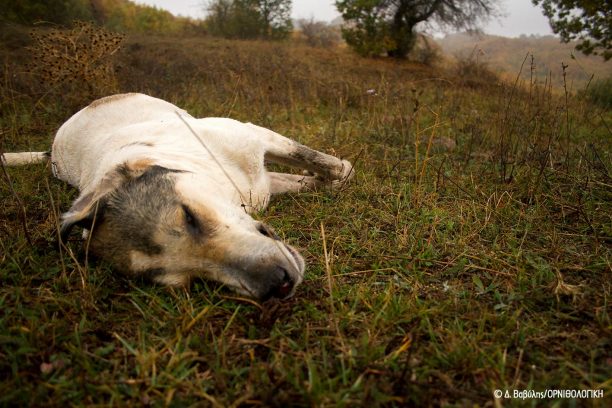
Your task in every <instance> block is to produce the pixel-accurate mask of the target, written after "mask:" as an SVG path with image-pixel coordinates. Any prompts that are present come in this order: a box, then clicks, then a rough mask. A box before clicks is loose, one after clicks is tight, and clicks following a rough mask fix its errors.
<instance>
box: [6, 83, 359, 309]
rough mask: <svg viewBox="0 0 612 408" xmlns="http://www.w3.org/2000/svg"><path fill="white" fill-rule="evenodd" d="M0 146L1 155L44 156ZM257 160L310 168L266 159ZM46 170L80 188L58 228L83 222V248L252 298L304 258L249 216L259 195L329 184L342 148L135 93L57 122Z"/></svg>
mask: <svg viewBox="0 0 612 408" xmlns="http://www.w3.org/2000/svg"><path fill="white" fill-rule="evenodd" d="M47 158H48V155H47V154H45V153H38V152H36V153H33V152H28V153H7V154H5V155H4V157H2V160H3V162H4V163H5V164H7V165H16V164H24V163H28V162H36V161H42V160H46V159H47ZM264 162H274V163H281V164H285V165H289V166H293V167H298V168H303V169H305V170H308V171H309V172H311V174H312V175H307V176H304V175H294V174H285V173H274V172H269V171H266V169H265V167H264ZM51 163H52V169H53V173H54V175H55V176H56V177H58V178H59V179H61V180H64V181H66V182H68V183H70V184H72V185H73V186H76V187H78V188H79V190H80V194H79V197H78V198H77V199H76V200H75V202H74V203H73V205H72V207H71V208H70V210H68V212H66V213H65V214H63V216H62V223H61V235H62V237H63V239H66V237H67V236H68V234H69V233H70V230H71V228H72V227H73V226H74V225H79V226H82V227H84V228H85V229H86V230H89V231H91V236H90V237H89V239H88V240H89V241H90V242H89V248H90V250H91V251H92V252H93V253H94V254H95V255H96V256H98V257H100V258H103V259H107V260H109V261H110V262H112V263H113V264H114V265H115V266H116V267H117V268H118V269H120V270H122V271H126V272H128V273H130V274H132V275H145V276H148V277H150V278H151V279H152V280H154V281H156V282H159V283H162V284H165V285H172V286H182V285H187V284H188V283H189V282H190V281H191V279H192V278H193V277H196V276H201V277H205V278H208V279H212V280H216V281H219V282H222V283H223V284H225V285H227V286H229V287H231V288H233V289H234V290H236V291H238V292H239V293H242V294H245V295H248V296H252V297H255V298H258V299H262V300H263V299H267V298H269V297H278V298H286V297H289V296H291V295H293V293H294V292H295V288H296V286H297V285H298V284H299V283H300V282H301V281H302V278H303V276H304V266H305V265H304V260H303V258H302V257H301V256H300V255H299V254H298V252H297V251H296V250H295V249H294V248H292V247H291V246H289V245H287V244H284V243H282V242H281V241H280V240H279V238H278V237H277V236H276V235H275V234H274V232H273V231H272V230H271V229H270V228H269V227H267V226H266V225H264V224H263V223H261V222H259V221H256V220H254V219H253V218H251V216H249V213H252V212H253V211H257V210H261V209H263V208H265V206H266V205H267V203H268V201H269V199H270V195H272V194H278V193H283V192H288V191H301V190H304V189H316V188H319V187H324V186H328V185H331V186H332V187H335V186H338V185H340V184H341V183H343V182H345V181H346V180H348V179H349V178H350V177H352V174H353V169H352V166H351V164H350V163H349V162H348V161H346V160H340V159H337V158H335V157H333V156H330V155H327V154H324V153H320V152H318V151H315V150H312V149H309V148H308V147H305V146H303V145H300V144H298V143H296V142H295V141H293V140H290V139H287V138H285V137H283V136H281V135H279V134H277V133H274V132H272V131H270V130H268V129H265V128H262V127H259V126H255V125H253V124H250V123H241V122H238V121H235V120H232V119H225V118H205V119H195V118H193V117H192V116H190V115H189V114H188V113H187V112H185V111H183V110H181V109H179V108H177V107H176V106H174V105H172V104H170V103H168V102H165V101H162V100H160V99H156V98H152V97H149V96H146V95H142V94H120V95H114V96H109V97H106V98H102V99H99V100H97V101H95V102H93V103H92V104H91V105H89V106H88V107H86V108H84V109H82V110H81V111H80V112H78V113H77V114H75V115H74V116H73V117H72V118H70V119H69V120H68V121H67V122H66V123H65V124H64V125H63V126H62V127H61V128H60V129H59V131H58V132H57V135H56V137H55V140H54V142H53V148H52V153H51Z"/></svg>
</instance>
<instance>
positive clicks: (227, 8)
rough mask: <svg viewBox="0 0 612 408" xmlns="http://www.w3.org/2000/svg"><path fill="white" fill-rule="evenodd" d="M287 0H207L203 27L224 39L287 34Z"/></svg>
mask: <svg viewBox="0 0 612 408" xmlns="http://www.w3.org/2000/svg"><path fill="white" fill-rule="evenodd" d="M290 14H291V0H211V1H210V2H209V3H208V17H207V18H206V28H207V30H208V32H209V33H210V34H213V35H217V36H220V37H225V38H242V39H247V38H265V39H273V40H279V39H284V38H287V37H288V36H289V34H290V33H291V30H292V29H293V25H292V23H291V16H290Z"/></svg>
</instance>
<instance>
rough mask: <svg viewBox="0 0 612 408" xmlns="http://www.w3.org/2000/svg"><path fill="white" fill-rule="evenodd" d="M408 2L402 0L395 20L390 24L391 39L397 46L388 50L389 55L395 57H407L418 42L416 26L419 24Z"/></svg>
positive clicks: (394, 17)
mask: <svg viewBox="0 0 612 408" xmlns="http://www.w3.org/2000/svg"><path fill="white" fill-rule="evenodd" d="M409 7H410V6H409V5H408V2H403V1H402V2H400V4H399V6H398V7H397V10H396V11H395V14H394V15H393V22H392V23H391V26H390V34H391V39H392V40H393V43H394V45H395V47H393V48H392V49H389V50H387V55H388V56H390V57H393V58H399V59H401V58H406V56H407V55H408V53H409V52H410V51H411V50H412V48H413V47H414V45H415V43H416V38H417V35H416V32H415V31H414V26H415V25H416V24H417V21H415V19H414V18H412V17H413V16H411V13H410V8H409Z"/></svg>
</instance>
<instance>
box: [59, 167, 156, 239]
mask: <svg viewBox="0 0 612 408" xmlns="http://www.w3.org/2000/svg"><path fill="white" fill-rule="evenodd" d="M153 165H154V164H153V162H152V161H150V160H145V159H142V160H135V161H129V162H125V163H123V164H121V165H119V166H117V167H115V169H114V170H111V171H110V172H108V173H107V174H106V175H105V176H104V178H103V179H102V181H100V183H99V184H98V185H97V186H96V188H95V189H94V190H93V191H90V192H87V193H81V195H80V196H79V197H78V198H77V199H76V200H75V201H74V203H73V204H72V206H71V207H70V209H69V210H68V211H67V212H65V213H64V214H62V222H61V225H60V239H61V240H62V242H66V240H67V238H68V235H70V231H72V228H74V226H75V225H78V226H81V227H83V228H87V229H91V227H92V225H93V224H94V223H95V222H100V221H101V220H102V218H103V216H104V208H105V206H106V202H107V199H108V197H109V195H110V194H112V193H113V191H116V190H117V189H118V188H119V187H120V186H121V185H122V184H123V183H126V182H127V181H129V180H132V179H135V178H138V177H140V176H141V175H142V174H143V173H145V172H146V171H147V170H148V169H149V168H151V167H152V166H153Z"/></svg>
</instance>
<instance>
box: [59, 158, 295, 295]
mask: <svg viewBox="0 0 612 408" xmlns="http://www.w3.org/2000/svg"><path fill="white" fill-rule="evenodd" d="M197 183H198V179H197V176H195V175H193V174H192V173H189V172H183V171H179V170H172V169H167V168H164V167H160V166H156V165H154V164H152V163H150V162H148V161H146V160H139V161H135V162H129V163H125V164H123V165H122V166H119V167H118V168H117V169H115V170H114V171H112V172H110V173H109V174H107V176H106V177H105V178H104V180H103V181H102V182H101V183H100V184H99V185H98V186H97V188H96V189H95V191H93V192H89V193H87V194H81V196H80V197H79V198H77V200H76V201H75V202H74V204H73V205H72V207H71V209H70V210H69V211H68V212H67V213H65V214H64V215H63V217H62V225H61V235H62V237H63V239H65V237H66V236H67V235H68V234H69V233H70V230H71V229H72V227H73V226H74V225H80V226H82V227H84V228H87V229H90V230H91V238H90V241H89V250H90V251H91V252H92V253H93V254H94V255H96V256H98V257H100V258H102V259H106V260H108V261H110V262H111V263H113V264H114V265H116V266H117V267H118V268H119V269H121V270H125V271H128V272H130V273H132V274H134V275H145V276H149V277H150V278H151V279H152V280H154V281H155V282H159V283H162V284H166V285H172V286H183V285H187V284H188V283H189V282H190V280H191V279H192V278H193V277H196V276H202V277H205V278H208V279H212V280H215V281H219V282H221V283H223V284H225V285H227V286H229V287H231V288H232V289H234V290H236V291H237V292H239V293H241V294H245V295H248V296H251V297H254V298H257V299H261V300H265V299H267V298H270V297H277V298H287V297H289V296H291V295H292V294H293V293H294V291H295V287H296V286H297V285H298V284H299V283H300V282H301V281H302V278H303V274H304V266H305V264H304V260H303V258H302V257H301V256H300V255H299V254H298V252H297V251H296V250H295V249H294V248H292V247H291V246H289V245H287V244H285V243H283V242H282V241H281V240H280V239H279V238H278V236H277V235H276V234H275V233H274V232H273V231H272V229H271V228H269V227H268V226H266V225H265V224H263V223H261V222H259V221H256V220H254V219H253V218H251V217H250V216H249V215H248V214H247V213H246V212H245V211H244V210H243V209H242V208H240V207H239V206H236V205H232V204H231V203H230V202H229V200H227V199H223V198H222V197H219V196H218V195H217V194H215V193H214V192H211V191H210V189H208V188H200V186H199V185H198V184H197Z"/></svg>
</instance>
